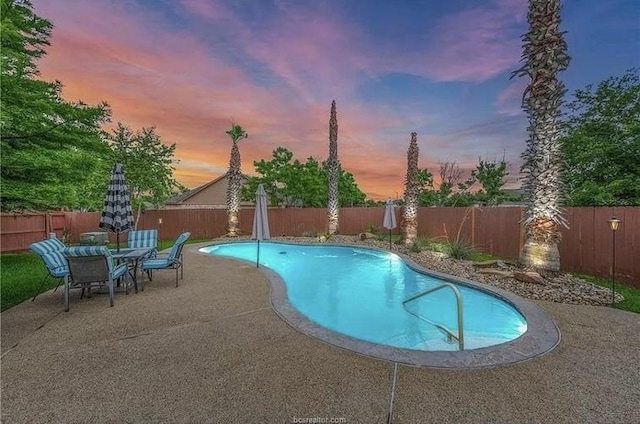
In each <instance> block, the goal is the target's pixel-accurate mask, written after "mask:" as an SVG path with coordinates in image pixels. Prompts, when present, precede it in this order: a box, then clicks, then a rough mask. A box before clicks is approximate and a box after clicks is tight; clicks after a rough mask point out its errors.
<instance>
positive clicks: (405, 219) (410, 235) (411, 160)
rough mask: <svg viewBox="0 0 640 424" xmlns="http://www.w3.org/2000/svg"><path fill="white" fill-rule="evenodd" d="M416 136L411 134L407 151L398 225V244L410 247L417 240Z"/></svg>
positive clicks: (417, 185) (417, 186)
mask: <svg viewBox="0 0 640 424" xmlns="http://www.w3.org/2000/svg"><path fill="white" fill-rule="evenodd" d="M417 137H418V134H417V133H415V132H412V133H411V141H410V142H409V150H407V176H406V178H405V180H404V208H403V211H402V223H401V224H400V229H401V236H400V242H401V243H403V244H405V245H410V244H411V243H413V242H414V241H415V240H416V238H418V195H419V194H420V186H419V181H418V154H419V153H420V151H419V149H418V139H417Z"/></svg>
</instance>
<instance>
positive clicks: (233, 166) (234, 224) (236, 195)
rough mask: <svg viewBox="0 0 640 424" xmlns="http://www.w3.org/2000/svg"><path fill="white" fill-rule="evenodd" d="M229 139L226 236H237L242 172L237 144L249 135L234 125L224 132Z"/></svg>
mask: <svg viewBox="0 0 640 424" xmlns="http://www.w3.org/2000/svg"><path fill="white" fill-rule="evenodd" d="M226 133H227V134H229V137H231V142H232V144H231V156H230V158H229V170H228V171H227V236H229V237H236V236H238V225H239V222H238V212H239V210H240V189H241V188H242V170H241V168H240V165H241V162H240V149H239V148H238V142H239V141H240V140H242V139H244V138H247V137H249V134H247V132H246V131H245V130H244V129H243V128H242V127H241V126H240V125H237V124H236V123H233V124H231V129H230V130H229V131H227V132H226Z"/></svg>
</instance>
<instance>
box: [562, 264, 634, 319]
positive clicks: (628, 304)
mask: <svg viewBox="0 0 640 424" xmlns="http://www.w3.org/2000/svg"><path fill="white" fill-rule="evenodd" d="M573 275H575V276H576V277H578V278H582V279H583V280H585V281H588V282H590V283H593V284H595V285H598V286H601V287H606V288H608V289H611V280H607V279H604V278H600V277H593V276H591V275H584V274H575V273H574V274H573ZM616 293H620V294H621V295H623V296H624V300H623V301H622V302H620V303H616V308H618V309H623V310H625V311H631V312H635V313H637V314H640V289H639V288H637V287H631V286H626V285H624V284H622V283H619V282H617V281H616Z"/></svg>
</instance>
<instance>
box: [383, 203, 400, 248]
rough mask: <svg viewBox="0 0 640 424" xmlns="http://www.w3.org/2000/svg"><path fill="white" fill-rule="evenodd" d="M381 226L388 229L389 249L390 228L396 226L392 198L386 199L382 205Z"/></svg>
mask: <svg viewBox="0 0 640 424" xmlns="http://www.w3.org/2000/svg"><path fill="white" fill-rule="evenodd" d="M382 226H383V227H384V228H386V229H387V230H389V250H391V230H393V229H394V228H396V226H397V224H396V211H395V208H394V205H393V200H391V199H387V203H386V204H385V206H384V219H383V220H382Z"/></svg>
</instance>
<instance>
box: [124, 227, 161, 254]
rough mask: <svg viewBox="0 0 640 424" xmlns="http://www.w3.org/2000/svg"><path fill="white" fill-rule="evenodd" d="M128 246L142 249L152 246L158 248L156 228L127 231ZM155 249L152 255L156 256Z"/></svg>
mask: <svg viewBox="0 0 640 424" xmlns="http://www.w3.org/2000/svg"><path fill="white" fill-rule="evenodd" d="M127 244H128V246H129V247H130V248H135V249H142V248H148V247H152V248H154V249H157V248H158V230H156V229H155V228H153V229H151V230H135V231H129V236H128V242H127ZM156 253H157V252H156V251H155V250H154V251H153V253H152V256H156Z"/></svg>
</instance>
